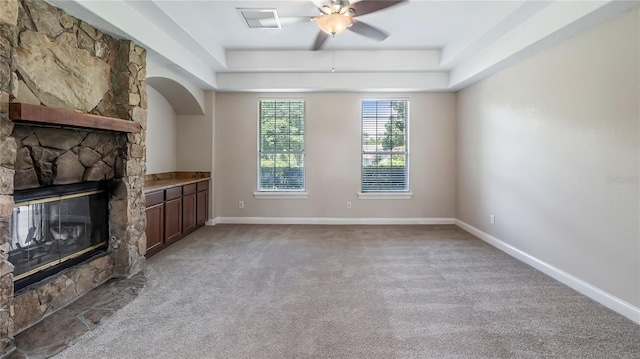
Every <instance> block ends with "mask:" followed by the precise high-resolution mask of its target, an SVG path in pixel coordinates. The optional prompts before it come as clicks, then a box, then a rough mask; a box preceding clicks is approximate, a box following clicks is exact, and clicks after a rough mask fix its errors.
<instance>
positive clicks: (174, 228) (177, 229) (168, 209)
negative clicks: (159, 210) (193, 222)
mask: <svg viewBox="0 0 640 359" xmlns="http://www.w3.org/2000/svg"><path fill="white" fill-rule="evenodd" d="M164 208H165V210H164V213H165V216H164V233H165V236H164V240H165V243H166V244H171V243H174V242H176V241H177V240H178V239H180V238H181V237H182V198H177V199H173V200H171V201H167V202H165V204H164Z"/></svg>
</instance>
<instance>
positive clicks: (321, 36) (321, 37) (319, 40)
mask: <svg viewBox="0 0 640 359" xmlns="http://www.w3.org/2000/svg"><path fill="white" fill-rule="evenodd" d="M328 38H329V34H327V33H326V32H324V31H320V32H318V36H317V37H316V42H315V43H314V44H313V51H317V50H320V48H321V47H322V45H324V43H325V42H326V41H327V39H328Z"/></svg>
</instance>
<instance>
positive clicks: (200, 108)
mask: <svg viewBox="0 0 640 359" xmlns="http://www.w3.org/2000/svg"><path fill="white" fill-rule="evenodd" d="M147 84H148V85H149V86H151V87H153V88H154V89H155V90H156V91H158V92H160V93H161V94H162V96H164V98H165V99H167V101H168V102H169V103H170V104H171V107H173V110H174V111H175V112H176V115H203V114H204V96H199V95H202V94H197V93H193V92H192V91H190V90H189V89H188V88H187V87H185V86H184V85H182V84H181V83H180V82H178V81H177V80H174V79H171V78H168V77H162V76H157V77H148V78H147Z"/></svg>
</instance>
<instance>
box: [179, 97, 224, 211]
mask: <svg viewBox="0 0 640 359" xmlns="http://www.w3.org/2000/svg"><path fill="white" fill-rule="evenodd" d="M204 97H205V99H204V102H205V108H204V115H197V116H188V115H178V128H177V133H176V137H177V141H178V148H177V160H178V164H177V170H178V171H204V172H212V177H213V179H212V181H211V182H212V183H211V187H210V188H209V197H210V198H209V208H210V209H211V210H210V211H209V218H210V219H213V218H215V206H214V200H213V199H214V192H213V183H214V182H215V180H216V178H215V177H216V176H215V175H214V174H213V159H214V148H213V142H214V129H215V126H214V116H215V106H216V93H215V92H213V91H206V92H205V94H204Z"/></svg>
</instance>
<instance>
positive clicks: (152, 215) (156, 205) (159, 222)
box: [146, 191, 164, 256]
mask: <svg viewBox="0 0 640 359" xmlns="http://www.w3.org/2000/svg"><path fill="white" fill-rule="evenodd" d="M146 214H147V229H146V235H147V256H152V255H154V254H155V253H156V252H157V251H159V250H160V249H161V248H162V246H163V245H164V191H159V192H153V193H148V194H147V212H146Z"/></svg>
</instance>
